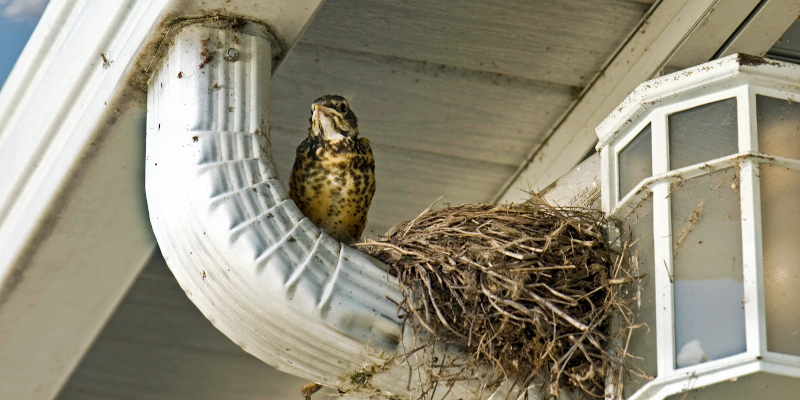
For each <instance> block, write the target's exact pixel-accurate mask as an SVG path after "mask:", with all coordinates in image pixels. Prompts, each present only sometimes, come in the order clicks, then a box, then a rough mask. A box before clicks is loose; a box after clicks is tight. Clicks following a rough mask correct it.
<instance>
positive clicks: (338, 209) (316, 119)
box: [289, 94, 375, 244]
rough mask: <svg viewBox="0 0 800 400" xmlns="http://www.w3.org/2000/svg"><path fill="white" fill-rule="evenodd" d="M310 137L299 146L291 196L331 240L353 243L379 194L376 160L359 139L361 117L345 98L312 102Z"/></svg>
mask: <svg viewBox="0 0 800 400" xmlns="http://www.w3.org/2000/svg"><path fill="white" fill-rule="evenodd" d="M309 124H310V126H309V128H308V136H307V137H306V138H305V139H304V140H303V141H302V142H301V143H300V145H299V146H297V152H296V154H295V160H294V165H293V166H292V173H291V176H290V178H289V197H291V199H292V200H294V202H295V203H296V204H297V206H298V207H299V208H300V210H301V211H302V212H303V215H305V216H306V217H308V218H309V219H310V220H311V222H313V223H314V224H316V225H317V226H319V227H320V228H323V229H324V230H325V231H326V232H328V234H330V235H331V236H332V237H333V238H335V239H337V240H339V241H341V242H344V243H346V244H352V243H354V242H355V241H356V240H357V239H358V238H359V237H360V236H361V234H362V233H363V231H364V227H365V226H366V224H367V212H368V211H369V207H370V204H371V203H372V196H373V195H374V194H375V158H374V157H373V155H372V147H371V146H370V142H369V140H368V139H366V138H359V137H358V133H359V132H358V118H357V117H356V114H355V113H354V112H353V110H352V109H351V108H350V105H349V104H348V102H347V99H345V98H344V97H342V96H339V95H333V94H329V95H325V96H322V97H319V98H318V99H316V100H314V102H313V103H312V104H311V118H309Z"/></svg>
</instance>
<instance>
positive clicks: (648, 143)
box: [618, 124, 653, 198]
mask: <svg viewBox="0 0 800 400" xmlns="http://www.w3.org/2000/svg"><path fill="white" fill-rule="evenodd" d="M652 143H653V141H652V129H650V124H647V126H646V127H644V129H642V130H641V132H639V134H638V135H636V137H635V138H633V140H631V141H630V142H629V143H628V144H627V145H626V146H625V148H624V149H622V151H620V152H619V162H618V164H619V197H620V198H623V197H625V195H626V194H628V192H630V191H631V190H633V188H634V187H636V185H638V184H639V182H641V181H642V180H644V179H645V178H649V177H651V176H653V145H652Z"/></svg>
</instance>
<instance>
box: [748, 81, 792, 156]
mask: <svg viewBox="0 0 800 400" xmlns="http://www.w3.org/2000/svg"><path fill="white" fill-rule="evenodd" d="M756 110H757V111H756V112H757V114H758V120H757V121H758V151H759V152H761V153H766V154H771V155H774V156H780V157H787V158H794V159H797V160H800V104H798V103H791V102H789V101H787V100H783V99H776V98H774V97H767V96H756Z"/></svg>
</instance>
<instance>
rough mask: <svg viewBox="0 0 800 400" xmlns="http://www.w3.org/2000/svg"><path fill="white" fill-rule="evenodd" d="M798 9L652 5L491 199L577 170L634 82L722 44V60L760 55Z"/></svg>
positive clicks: (678, 0) (751, 4)
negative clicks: (729, 56) (597, 132)
mask: <svg viewBox="0 0 800 400" xmlns="http://www.w3.org/2000/svg"><path fill="white" fill-rule="evenodd" d="M795 3H796V2H795ZM798 8H800V6H799V5H798V4H794V3H792V2H791V1H787V0H765V1H761V2H759V1H757V0H746V1H745V0H743V1H729V0H696V1H689V0H662V1H660V2H658V3H656V4H654V9H653V10H652V11H651V12H650V13H648V15H646V16H645V20H644V22H643V23H642V24H641V26H640V27H639V29H638V30H637V32H636V33H635V34H634V35H632V36H631V37H630V39H629V40H628V42H627V43H626V44H625V45H624V46H623V47H622V48H621V49H620V51H619V52H617V54H616V55H615V56H614V58H613V60H612V61H611V62H610V63H609V64H608V65H607V67H606V68H604V70H602V71H601V72H600V73H599V74H598V76H597V77H596V78H595V80H594V81H593V82H592V83H591V84H590V86H589V87H588V88H586V89H585V90H584V92H583V94H582V96H581V97H580V98H579V99H578V100H576V102H575V103H574V104H573V105H572V106H571V107H570V109H569V110H568V111H567V113H566V114H565V115H564V116H563V117H562V119H561V120H560V121H559V122H558V123H557V124H556V125H555V126H554V128H553V130H552V131H551V133H550V134H549V135H548V137H547V139H545V141H544V142H543V143H542V144H541V145H538V146H537V147H536V148H535V149H533V151H532V152H531V154H530V156H529V157H528V159H527V160H526V161H525V162H524V163H523V164H522V165H520V167H519V168H518V169H517V172H516V173H515V174H514V175H513V176H512V177H511V178H510V179H509V181H507V182H506V184H505V185H504V187H503V189H501V191H500V192H499V193H498V194H497V195H496V196H495V198H494V202H495V203H497V202H501V203H502V202H519V201H523V200H526V199H527V197H528V196H527V193H526V192H525V191H523V190H540V189H543V188H545V187H546V186H548V185H549V184H550V183H552V182H554V181H555V180H556V179H558V178H559V177H560V176H561V175H563V174H565V173H566V172H568V171H569V170H570V169H571V168H572V167H573V166H575V165H577V164H578V163H579V162H580V161H581V160H582V159H583V157H584V156H585V155H586V154H587V153H588V152H590V151H591V150H592V148H593V147H594V144H595V143H596V142H597V136H596V135H595V133H594V129H595V127H596V126H597V125H598V124H599V123H600V122H601V121H602V120H603V119H604V118H605V117H606V116H607V115H608V114H609V113H611V111H612V110H613V109H614V107H616V106H617V105H618V104H620V103H621V102H622V100H623V99H624V98H625V96H627V95H628V93H629V92H630V91H631V90H633V89H634V88H636V86H637V85H638V84H640V83H641V82H644V81H646V80H648V79H651V78H653V77H655V76H658V75H660V74H661V73H662V71H663V70H670V71H671V70H675V69H680V68H685V67H688V66H691V65H696V64H700V63H702V62H705V61H708V60H710V59H712V58H713V57H714V56H715V54H716V53H717V52H718V50H720V48H721V47H723V46H725V48H724V49H723V54H721V55H727V54H732V53H735V52H746V53H751V54H753V53H755V54H756V55H760V54H764V53H765V52H766V51H767V50H768V49H769V47H770V46H772V44H773V43H774V42H775V41H776V40H778V38H780V35H781V34H782V33H783V32H784V31H785V30H786V28H788V26H789V25H790V24H791V22H793V21H794V20H795V19H796V18H797V13H798ZM773 19H774V21H773ZM740 26H741V27H742V28H740ZM712 31H713V33H714V34H710V33H709V32H712ZM732 36H733V37H732Z"/></svg>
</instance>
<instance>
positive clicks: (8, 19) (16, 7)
mask: <svg viewBox="0 0 800 400" xmlns="http://www.w3.org/2000/svg"><path fill="white" fill-rule="evenodd" d="M48 1H49V0H0V54H2V55H3V56H2V57H0V86H2V84H3V83H5V81H6V78H7V77H8V74H9V73H10V72H11V68H13V67H14V63H15V62H17V58H18V57H19V55H20V53H22V49H23V48H25V43H27V42H28V38H30V37H31V33H33V29H34V28H35V27H36V23H37V22H39V18H40V17H41V16H42V13H43V12H44V8H45V7H46V6H47V3H48Z"/></svg>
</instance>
